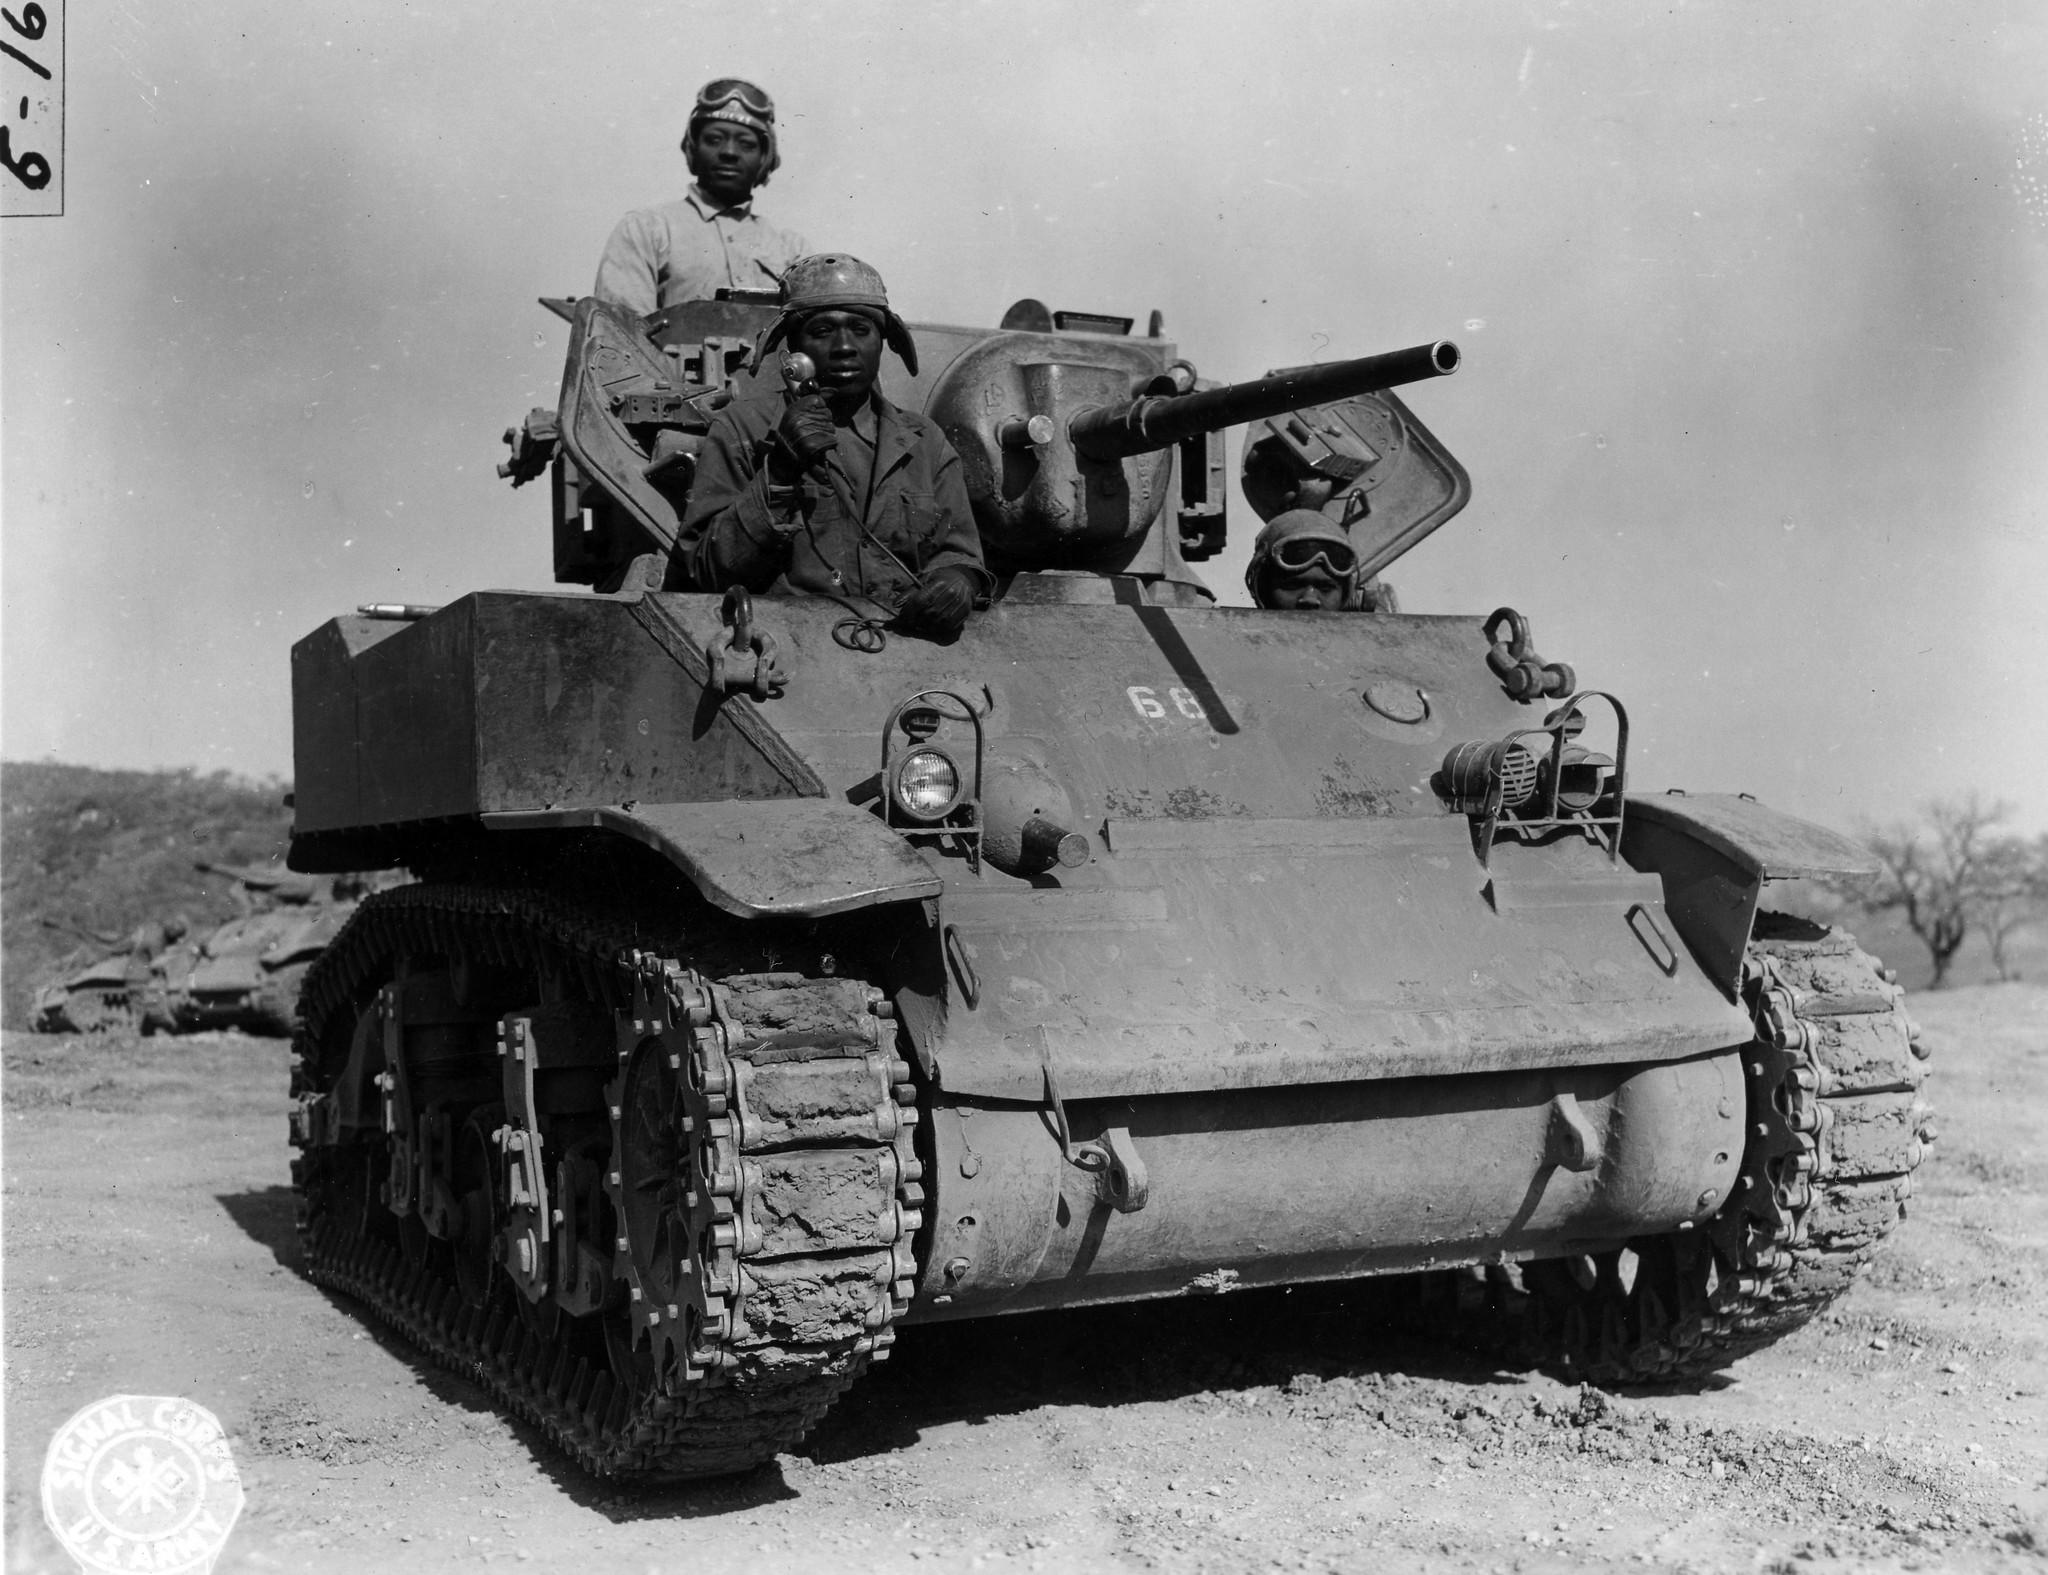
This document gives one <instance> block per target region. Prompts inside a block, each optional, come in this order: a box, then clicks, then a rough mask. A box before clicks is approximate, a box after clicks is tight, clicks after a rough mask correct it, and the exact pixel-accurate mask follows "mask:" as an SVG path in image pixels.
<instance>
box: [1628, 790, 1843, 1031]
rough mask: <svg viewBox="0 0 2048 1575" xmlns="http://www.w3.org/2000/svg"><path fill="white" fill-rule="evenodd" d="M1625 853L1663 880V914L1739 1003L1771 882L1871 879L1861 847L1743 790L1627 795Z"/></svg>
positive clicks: (1633, 863)
mask: <svg viewBox="0 0 2048 1575" xmlns="http://www.w3.org/2000/svg"><path fill="white" fill-rule="evenodd" d="M1621 854H1622V857H1623V858H1625V859H1627V860H1628V862H1629V864H1630V865H1631V866H1632V867H1633V868H1635V869H1638V870H1644V871H1647V872H1651V873H1654V874H1656V875H1658V876H1659V877H1661V878H1662V880H1663V882H1664V908H1665V911H1666V912H1667V913H1669V914H1670V915H1671V919H1672V922H1673V923H1675V924H1676V925H1677V926H1678V932H1679V934H1680V935H1681V936H1683V937H1684V939H1685V943H1686V945H1687V946H1689V947H1690V948H1691V949H1692V954H1693V956H1694V957H1695V958H1696V959H1698V961H1699V965H1700V967H1701V968H1702V969H1703V970H1705V972H1706V975H1707V977H1708V978H1710V979H1712V980H1713V981H1714V982H1715V983H1716V984H1717V985H1719V986H1720V987H1721V989H1722V990H1724V991H1725V992H1726V993H1727V995H1728V998H1729V999H1730V1000H1733V999H1735V997H1736V994H1737V992H1738V991H1739V989H1740V988H1741V983H1742V955H1743V952H1744V950H1745V949H1746V948H1747V947H1748V945H1749V930H1750V925H1751V923H1752V922H1753V921H1754V920H1755V918H1756V909H1757V900H1758V898H1759V897H1761V896H1762V894H1763V886H1764V882H1765V881H1770V880H1797V879H1802V878H1810V877H1812V876H1816V875H1874V874H1876V873H1877V869H1878V865H1877V861H1876V860H1875V859H1873V858H1872V857H1871V856H1870V853H1869V851H1868V850H1867V849H1865V848H1864V847H1863V846H1862V845H1861V844H1860V843H1857V842H1852V841H1851V840H1850V839H1849V838H1847V837H1845V836H1843V835H1841V834H1840V833H1839V832H1835V831H1830V830H1828V828H1827V827H1825V826H1816V825H1815V824H1814V823H1813V822H1812V821H1810V820H1801V819H1799V818H1798V817H1797V816H1796V815H1786V814H1783V813H1781V812H1779V811H1778V810H1775V809H1769V808H1766V807H1765V806H1764V805H1762V804H1759V803H1758V802H1757V801H1756V800H1755V799H1753V798H1751V797H1750V796H1749V795H1748V794H1746V793H1677V792H1673V793H1666V794H1660V795H1657V796H1655V797H1644V798H1633V797H1632V798H1630V799H1629V801H1628V810H1627V816H1626V820H1625V822H1624V827H1623V831H1622V836H1621Z"/></svg>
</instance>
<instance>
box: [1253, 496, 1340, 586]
mask: <svg viewBox="0 0 2048 1575" xmlns="http://www.w3.org/2000/svg"><path fill="white" fill-rule="evenodd" d="M1317 558H1321V559H1322V560H1323V562H1324V563H1325V564H1326V565H1328V567H1329V570H1330V573H1331V574H1332V575H1333V576H1334V577H1335V578H1336V579H1337V580H1338V581H1339V583H1341V584H1342V585H1343V587H1344V602H1343V605H1344V608H1345V609H1346V610H1356V609H1357V607H1358V549H1357V548H1356V547H1354V546H1352V545H1351V537H1350V536H1349V535H1348V534H1347V533H1346V532H1345V529H1344V527H1343V526H1342V525H1339V524H1338V523H1337V522H1336V521H1335V520H1333V519H1331V518H1330V517H1329V516H1328V515H1327V514H1318V513H1317V512H1316V511H1315V510H1314V509H1289V510H1288V511H1287V512H1286V513H1285V514H1276V515H1274V516H1273V518H1272V519H1271V520H1270V521H1268V522H1267V525H1266V528H1265V529H1264V530H1262V531H1260V532H1259V539H1258V540H1257V541H1256V542H1254V543H1253V544H1252V561H1251V562H1250V563H1248V564H1246V565H1245V570H1244V587H1245V589H1246V590H1248V591H1250V592H1251V593H1252V600H1253V601H1254V602H1257V603H1258V604H1259V605H1260V606H1261V607H1263V606H1265V605H1266V590H1267V580H1268V576H1269V575H1270V574H1271V572H1272V571H1273V570H1274V569H1276V568H1278V569H1280V570H1282V571H1285V570H1288V569H1305V568H1307V567H1309V566H1310V565H1311V564H1312V563H1314V562H1315V561H1316V559H1317Z"/></svg>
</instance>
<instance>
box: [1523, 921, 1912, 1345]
mask: <svg viewBox="0 0 2048 1575" xmlns="http://www.w3.org/2000/svg"><path fill="white" fill-rule="evenodd" d="M1903 994H1904V992H1903V991H1901V990H1900V989H1899V988H1898V987H1897V986H1896V985H1894V984H1893V983H1891V981H1890V978H1889V976H1888V975H1887V974H1886V972H1885V970H1884V969H1883V968H1882V967H1881V966H1880V965H1879V964H1878V962H1877V960H1876V959H1875V958H1873V957H1871V956H1870V955H1869V954H1868V953H1867V952H1865V951H1863V950H1862V949H1861V948H1859V947H1858V946H1857V945H1856V943H1855V941H1854V940H1853V939H1851V938H1850V937H1849V936H1848V935H1847V934H1845V933H1842V932H1840V931H1837V930H1833V929H1829V928H1827V927H1824V926H1821V925H1816V924H1810V923H1808V922H1806V921H1804V920H1800V919H1794V918H1788V917H1784V916H1781V915H1777V914H1769V913H1765V914H1759V915H1758V917H1757V924H1756V930H1755V934H1754V937H1753V938H1752V940H1751V943H1750V948H1749V955H1748V957H1747V959H1746V960H1745V963H1744V969H1743V996H1744V1000H1745V1002H1746V1004H1747V1005H1748V1007H1749V1009H1750V1013H1751V1017H1752V1020H1753V1021H1754V1022H1755V1024H1756V1038H1755V1040H1754V1041H1753V1042H1752V1043H1751V1044H1750V1045H1749V1046H1748V1047H1747V1048H1746V1049H1745V1050H1744V1052H1743V1066H1744V1071H1745V1072H1746V1073H1747V1074H1748V1081H1749V1085H1750V1093H1749V1121H1750V1125H1749V1141H1748V1145H1747V1147H1746V1149H1745V1152H1744V1154H1743V1158H1742V1166H1741V1170H1740V1173H1739V1176H1738V1179H1737V1181H1736V1185H1735V1188H1734V1191H1733V1193H1732V1194H1731V1196H1730V1199H1729V1202H1728V1204H1727V1205H1726V1206H1725V1207H1724V1208H1723V1209H1722V1211H1721V1212H1720V1214H1718V1215H1717V1216H1716V1217H1715V1218H1714V1219H1713V1220H1712V1221H1711V1222H1710V1223H1709V1224H1708V1226H1707V1227H1706V1228H1705V1229H1704V1230H1703V1231H1698V1232H1684V1233H1680V1234H1677V1235H1674V1236H1664V1237H1653V1238H1644V1239H1641V1240H1638V1241H1636V1242H1633V1243H1631V1244H1630V1245H1629V1247H1628V1248H1626V1249H1623V1250H1622V1251H1620V1252H1610V1253H1606V1254H1603V1255H1600V1256H1599V1257H1597V1258H1590V1257H1589V1258H1581V1259H1576V1260H1563V1261H1555V1260H1553V1261H1546V1262H1542V1263H1534V1264H1529V1265H1525V1266H1524V1268H1523V1270H1522V1274H1521V1279H1522V1287H1521V1289H1522V1291H1523V1292H1525V1293H1526V1294H1515V1293H1514V1292H1513V1291H1512V1290H1509V1291H1508V1293H1507V1294H1506V1295H1505V1296H1504V1297H1502V1298H1499V1299H1497V1301H1496V1305H1495V1312H1496V1313H1497V1314H1498V1313H1500V1312H1503V1311H1504V1312H1506V1313H1507V1315H1508V1319H1509V1324H1510V1329H1511V1331H1512V1336H1513V1338H1514V1342H1515V1344H1516V1345H1518V1347H1519V1349H1518V1352H1517V1354H1519V1355H1520V1356H1522V1357H1523V1358H1525V1359H1529V1360H1533V1361H1535V1362H1538V1363H1543V1364H1548V1363H1557V1364H1559V1365H1562V1366H1564V1367H1565V1368H1567V1369H1568V1370H1570V1371H1572V1372H1574V1373H1576V1374H1579V1375H1582V1376H1584V1377H1586V1378H1590V1379H1592V1380H1594V1381H1596V1382H1599V1383H1624V1384H1625V1383H1662V1382H1674V1381H1682V1380H1694V1379H1698V1378H1703V1377H1705V1376H1706V1375H1707V1374H1709V1373H1711V1372H1714V1371H1716V1370H1717V1369H1720V1368H1723V1367H1726V1366H1727V1365H1728V1364H1729V1363H1731V1362H1733V1361H1735V1360H1736V1359H1738V1358H1740V1357H1743V1356H1746V1355H1748V1354H1749V1353H1751V1352H1753V1351H1757V1350H1760V1349H1762V1348H1763V1347H1764V1346H1766V1345H1769V1344H1771V1343H1772V1342H1774V1341H1776V1340H1778V1339H1780V1338H1782V1337H1783V1336H1784V1335H1786V1334H1788V1333H1790V1332H1791V1331H1792V1330H1794V1329H1796V1328H1798V1327H1799V1326H1800V1325H1801V1324H1803V1323H1805V1322H1806V1321H1807V1320H1809V1319H1810V1318H1812V1317H1813V1316H1814V1315H1815V1314H1816V1313H1817V1312H1819V1311H1820V1310H1821V1308H1823V1307H1824V1306H1826V1305H1827V1304H1828V1303H1829V1302H1830V1301H1832V1300H1833V1299H1834V1298H1835V1297H1836V1296H1838V1295H1840V1294H1841V1293H1842V1292H1843V1291H1844V1290H1845V1289H1847V1287H1848V1285H1849V1283H1850V1281H1851V1280H1852V1279H1854V1277H1855V1276H1856V1274H1857V1273H1858V1272H1859V1271H1860V1270H1861V1269H1862V1267H1863V1266H1864V1264H1865V1263H1866V1262H1868V1261H1869V1259H1870V1256H1871V1254H1872V1253H1873V1252H1874V1251H1875V1250H1876V1248H1877V1246H1878V1244H1879V1243H1880V1242H1881V1241H1882V1240H1883V1238H1884V1237H1885V1236H1886V1235H1887V1234H1888V1233H1889V1232H1890V1231H1891V1229H1892V1227H1893V1226H1894V1225H1895V1224H1896V1223H1897V1222H1898V1220H1899V1219H1900V1218H1901V1217H1902V1216H1903V1215H1904V1213H1905V1206H1906V1200H1907V1198H1909V1197H1910V1196H1911V1195H1912V1190H1913V1171H1914V1169H1915V1168H1916V1167H1917V1166H1918V1164H1919V1163H1920V1159H1921V1156H1922V1155H1923V1154H1924V1152H1925V1149H1926V1145H1927V1144H1929V1143H1931V1142H1932V1141H1933V1130H1932V1127H1931V1126H1930V1125H1929V1124H1928V1117H1929V1115H1930V1112H1929V1109H1928V1107H1927V1105H1926V1104H1925V1103H1924V1102H1923V1101H1922V1100H1921V1099H1920V1097H1919V1095H1920V1088H1921V1085H1922V1084H1923V1083H1924V1082H1925V1080H1926V1077H1927V1065H1926V1061H1925V1059H1924V1057H1925V1054H1926V1052H1925V1051H1924V1050H1923V1049H1922V1048H1921V1046H1920V1044H1919V1042H1918V1033H1917V1031H1916V1030H1915V1029H1914V1027H1913V1025H1912V1023H1911V1021H1910V1020H1909V1019H1908V1018H1907V1016H1906V1013H1905V1009H1904V1007H1903V1006H1902V1004H1901V998H1902V996H1903Z"/></svg>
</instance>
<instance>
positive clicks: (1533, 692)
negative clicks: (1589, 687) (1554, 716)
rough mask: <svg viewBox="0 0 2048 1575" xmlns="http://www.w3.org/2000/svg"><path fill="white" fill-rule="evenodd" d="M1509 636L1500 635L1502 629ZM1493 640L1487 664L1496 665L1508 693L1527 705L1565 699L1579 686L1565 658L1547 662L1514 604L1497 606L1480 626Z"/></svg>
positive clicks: (1495, 668)
mask: <svg viewBox="0 0 2048 1575" xmlns="http://www.w3.org/2000/svg"><path fill="white" fill-rule="evenodd" d="M1503 627H1505V628H1506V630H1507V638H1506V639H1505V640H1503V639H1502V638H1501V637H1500V631H1501V629H1502V628H1503ZM1480 633H1481V634H1482V635H1483V637H1484V638H1485V639H1486V640H1487V641H1488V642H1490V643H1489V645H1488V648H1487V652H1486V665H1487V666H1488V667H1490V668H1492V669H1493V673H1494V676H1495V677H1496V678H1498V679H1499V680H1500V684H1501V687H1502V688H1503V689H1505V690H1506V691H1507V692H1508V697H1509V698H1510V699H1512V700H1518V701H1520V702H1521V703H1522V704H1524V705H1527V704H1529V703H1530V702H1531V701H1533V700H1541V699H1544V698H1546V697H1547V698H1552V699H1562V698H1563V697H1564V696H1566V695H1568V694H1571V693H1573V692H1574V691H1575V690H1577V688H1578V687H1579V679H1578V674H1577V673H1575V672H1574V671H1573V670H1572V668H1571V666H1570V664H1569V663H1566V662H1546V661H1544V660H1543V658H1542V657H1541V656H1539V655H1538V654H1537V652H1536V646H1535V642H1534V640H1533V639H1532V638H1531V636H1530V633H1529V620H1528V619H1526V618H1524V617H1523V616H1522V615H1521V614H1520V613H1518V612H1516V611H1515V610H1514V608H1512V607H1497V608H1495V609H1494V612H1493V616H1492V617H1490V618H1488V619H1487V620H1486V623H1485V625H1484V626H1483V627H1482V629H1481V630H1480Z"/></svg>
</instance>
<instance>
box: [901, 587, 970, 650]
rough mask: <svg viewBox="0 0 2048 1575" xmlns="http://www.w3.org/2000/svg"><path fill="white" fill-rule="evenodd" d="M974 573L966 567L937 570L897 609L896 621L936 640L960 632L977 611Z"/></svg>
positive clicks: (912, 631) (948, 637) (914, 631)
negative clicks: (971, 615) (975, 608)
mask: <svg viewBox="0 0 2048 1575" xmlns="http://www.w3.org/2000/svg"><path fill="white" fill-rule="evenodd" d="M974 589H975V584H974V576H973V575H972V574H970V573H968V571H967V570H965V569H934V570H932V572H931V573H929V574H927V575H926V576H925V577H924V578H923V579H922V580H921V581H919V582H918V587H917V589H916V590H914V591H912V592H911V593H910V594H909V595H908V596H906V597H905V598H904V599H903V605H902V606H901V607H899V608H897V609H896V622H897V623H898V624H899V625H900V626H901V627H902V628H904V629H907V630H909V631H910V632H911V633H913V634H923V635H929V636H931V637H932V638H933V639H935V640H944V639H950V638H951V637H952V636H954V635H956V634H958V633H959V632H960V626H961V625H962V624H964V623H966V622H967V615H968V614H969V613H971V612H973V611H974Z"/></svg>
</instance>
